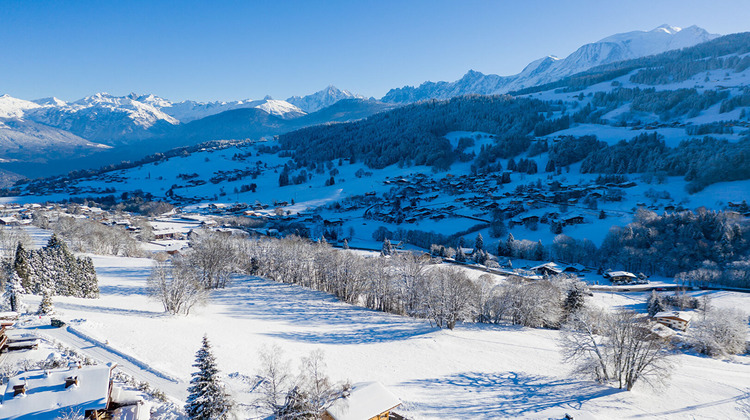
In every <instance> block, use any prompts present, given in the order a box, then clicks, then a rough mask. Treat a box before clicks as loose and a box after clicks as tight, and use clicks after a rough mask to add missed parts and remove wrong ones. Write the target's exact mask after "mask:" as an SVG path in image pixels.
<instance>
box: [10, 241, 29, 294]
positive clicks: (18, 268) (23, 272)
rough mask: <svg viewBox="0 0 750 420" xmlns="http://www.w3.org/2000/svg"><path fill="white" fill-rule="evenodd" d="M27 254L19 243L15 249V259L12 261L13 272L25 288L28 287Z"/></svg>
mask: <svg viewBox="0 0 750 420" xmlns="http://www.w3.org/2000/svg"><path fill="white" fill-rule="evenodd" d="M28 259H29V253H28V252H27V251H26V250H25V249H24V247H23V244H21V242H19V243H18V246H17V247H16V258H15V259H14V260H13V271H15V272H16V273H17V274H18V276H19V277H20V278H21V281H22V282H23V284H24V285H25V286H27V287H28V286H29V284H30V279H29V260H28Z"/></svg>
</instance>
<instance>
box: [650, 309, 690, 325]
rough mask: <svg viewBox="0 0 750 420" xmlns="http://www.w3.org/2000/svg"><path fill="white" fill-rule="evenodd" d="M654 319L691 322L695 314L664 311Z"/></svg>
mask: <svg viewBox="0 0 750 420" xmlns="http://www.w3.org/2000/svg"><path fill="white" fill-rule="evenodd" d="M654 318H676V319H679V320H681V321H685V322H690V320H691V319H693V313H692V312H685V311H664V312H659V313H657V314H656V315H654Z"/></svg>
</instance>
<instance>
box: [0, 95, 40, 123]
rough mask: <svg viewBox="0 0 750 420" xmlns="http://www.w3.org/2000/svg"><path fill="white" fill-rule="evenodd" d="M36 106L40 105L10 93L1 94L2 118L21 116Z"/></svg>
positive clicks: (0, 108) (0, 111)
mask: <svg viewBox="0 0 750 420" xmlns="http://www.w3.org/2000/svg"><path fill="white" fill-rule="evenodd" d="M34 108H39V105H38V104H36V103H34V102H31V101H25V100H23V99H18V98H14V97H12V96H10V95H8V94H5V95H3V96H0V118H21V117H23V115H24V113H25V112H26V111H27V110H30V109H34Z"/></svg>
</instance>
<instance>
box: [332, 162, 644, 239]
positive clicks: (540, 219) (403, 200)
mask: <svg viewBox="0 0 750 420" xmlns="http://www.w3.org/2000/svg"><path fill="white" fill-rule="evenodd" d="M383 183H384V185H388V186H391V187H392V188H391V191H390V192H389V193H386V194H384V195H383V196H382V197H377V196H376V194H375V193H374V192H372V193H367V194H365V196H364V197H361V200H360V201H361V203H356V202H355V203H349V204H348V205H346V206H342V207H341V208H340V209H338V210H339V211H341V212H348V211H353V210H356V209H360V208H363V207H365V212H364V217H365V218H368V219H373V220H378V221H383V222H386V223H391V224H401V223H416V222H418V221H420V220H425V219H433V220H440V219H444V218H447V217H469V218H474V219H476V220H478V221H481V222H489V219H491V218H492V214H493V213H496V212H501V213H503V214H504V215H505V218H506V219H507V220H508V225H509V227H513V226H516V225H525V226H527V227H531V226H532V225H536V224H538V223H546V224H553V223H559V224H560V226H570V225H577V224H582V223H586V221H587V219H588V216H586V215H585V213H586V212H589V210H590V209H589V207H590V205H589V203H591V202H595V201H597V200H607V199H615V198H612V197H618V196H621V193H620V192H618V193H617V194H614V193H612V192H613V191H614V190H622V189H625V188H631V187H634V186H636V185H637V184H636V183H635V182H632V181H625V182H619V183H606V184H603V185H597V184H590V185H564V184H562V183H560V182H559V181H556V180H553V181H548V182H547V183H546V184H543V183H542V182H537V183H536V184H535V183H531V184H528V185H520V186H519V187H518V188H516V190H515V191H512V192H511V191H505V192H501V191H500V189H502V185H503V184H504V183H505V180H504V179H503V175H500V174H473V175H461V176H453V175H450V174H448V175H446V176H445V177H443V178H441V179H434V178H432V177H429V176H427V175H425V174H422V173H416V174H410V175H408V176H402V177H397V178H388V177H386V179H385V180H384V181H383ZM469 194H471V195H469ZM450 195H458V197H455V198H453V199H452V201H453V202H452V203H446V202H445V201H443V200H439V201H440V202H439V203H437V202H435V200H437V199H438V198H439V197H447V196H450ZM582 201H583V202H582ZM553 205H557V206H561V207H560V208H561V210H560V211H551V210H550V209H549V207H550V206H553ZM568 206H571V207H573V208H574V211H572V212H569V211H568V210H567V207H568ZM464 210H466V211H464ZM467 211H468V212H467ZM459 213H461V214H459ZM463 213H469V214H463ZM592 214H593V215H594V217H597V216H598V214H596V213H592Z"/></svg>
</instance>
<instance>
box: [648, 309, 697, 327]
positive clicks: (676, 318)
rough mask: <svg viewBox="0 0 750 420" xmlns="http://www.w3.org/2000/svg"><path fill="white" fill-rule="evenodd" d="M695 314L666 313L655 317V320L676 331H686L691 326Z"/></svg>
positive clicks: (682, 312)
mask: <svg viewBox="0 0 750 420" xmlns="http://www.w3.org/2000/svg"><path fill="white" fill-rule="evenodd" d="M692 317H693V314H692V313H691V312H684V311H665V312H659V313H657V314H656V315H654V320H655V321H656V322H658V323H660V324H663V325H666V326H667V327H669V328H672V329H674V330H680V331H685V330H687V329H688V326H690V320H691V319H692Z"/></svg>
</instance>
